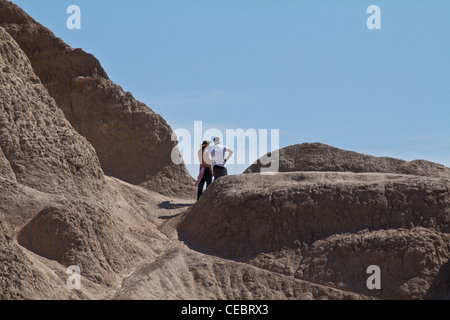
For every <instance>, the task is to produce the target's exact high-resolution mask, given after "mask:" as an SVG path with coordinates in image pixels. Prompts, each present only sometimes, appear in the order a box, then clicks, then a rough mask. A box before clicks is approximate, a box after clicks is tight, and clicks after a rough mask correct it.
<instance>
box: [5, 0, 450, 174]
mask: <svg viewBox="0 0 450 320" xmlns="http://www.w3.org/2000/svg"><path fill="white" fill-rule="evenodd" d="M13 2H15V3H17V4H18V5H19V6H21V7H22V8H23V9H24V10H25V11H27V12H28V13H29V14H30V15H31V16H32V17H33V18H35V19H36V20H37V21H38V22H40V23H42V24H43V25H44V26H46V27H48V28H50V29H51V30H52V31H53V32H54V33H55V34H56V35H57V36H58V37H60V38H62V39H63V40H64V41H65V42H66V43H68V44H69V45H71V46H72V47H74V48H82V49H84V50H85V51H87V52H89V53H92V54H94V55H95V56H96V57H97V58H98V59H99V60H100V62H101V64H102V65H103V67H104V68H105V71H106V72H107V73H108V75H109V77H110V78H111V80H113V81H114V82H116V83H117V84H119V85H121V86H122V87H123V88H124V90H126V91H130V92H132V93H133V95H134V96H135V97H136V98H137V99H138V100H140V101H142V102H144V103H146V104H147V105H148V106H149V107H150V108H152V109H153V110H154V111H155V112H157V113H159V114H161V115H162V116H163V117H164V118H165V119H166V121H167V122H168V123H169V124H170V125H171V127H172V128H173V129H177V128H187V129H192V128H193V122H194V121H195V120H201V121H203V127H204V128H205V129H206V128H209V127H214V128H218V129H220V130H223V131H225V129H226V128H230V129H235V128H242V129H244V130H246V129H249V128H255V129H268V130H270V129H279V130H280V147H284V146H288V145H291V144H296V143H302V142H322V143H326V144H329V145H332V146H335V147H338V148H342V149H347V150H353V151H357V152H361V153H366V154H371V155H375V156H391V157H397V158H402V159H405V160H413V159H426V160H430V161H434V162H439V163H443V164H445V165H447V166H450V125H449V122H450V74H449V73H450V59H449V57H450V42H449V41H448V39H449V35H450V19H449V15H448V13H449V12H450V1H447V0H442V1H439V0H433V1H425V0H423V1H414V0H409V1H406V0H405V1H399V0H397V1H396V0H389V1H381V0H379V1H377V0H372V1H364V0H354V1H352V0H347V1H326V0H322V1H313V0H311V1H300V0H282V1H275V0H270V1H268V0H227V1H225V0H217V1H207V0H202V1H199V0H189V1H186V0H185V1H181V0H177V1H175V0H164V1H163V0H159V1H148V0H145V1H144V0H129V1H118V0H108V1H104V0H71V1H66V0H42V1H35V0H15V1H13ZM72 4H75V5H78V6H79V7H80V8H81V26H82V28H81V30H69V29H68V28H67V27H66V20H67V18H68V17H69V15H68V14H67V13H66V9H67V7H68V6H69V5H72ZM372 4H375V5H378V6H379V7H380V9H381V30H369V29H368V28H367V27H366V20H367V18H368V17H369V14H367V13H366V9H367V7H368V6H370V5H372ZM225 142H226V141H225ZM198 144H200V141H198ZM246 166H247V165H243V166H242V165H241V166H239V165H230V167H229V172H230V173H232V174H236V173H240V172H242V170H243V169H244V168H245V167H246ZM188 168H189V170H190V172H191V174H192V175H194V176H195V175H196V171H197V166H195V165H193V166H188Z"/></svg>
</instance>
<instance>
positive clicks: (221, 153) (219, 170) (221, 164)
mask: <svg viewBox="0 0 450 320" xmlns="http://www.w3.org/2000/svg"><path fill="white" fill-rule="evenodd" d="M213 142H214V146H212V147H209V149H208V153H209V154H210V155H211V159H212V160H213V172H214V181H215V180H217V179H219V178H220V177H223V176H227V175H228V171H227V168H226V167H225V164H226V163H227V161H228V160H229V159H230V158H231V156H232V155H233V150H231V149H230V148H227V147H226V146H224V145H222V144H220V138H219V137H215V138H214V139H213ZM226 153H228V156H227V157H226V158H225V154H226Z"/></svg>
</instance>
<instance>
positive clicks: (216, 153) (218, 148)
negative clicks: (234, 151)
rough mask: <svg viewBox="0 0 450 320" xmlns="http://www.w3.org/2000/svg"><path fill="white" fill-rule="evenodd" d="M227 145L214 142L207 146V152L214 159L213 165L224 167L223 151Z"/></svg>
mask: <svg viewBox="0 0 450 320" xmlns="http://www.w3.org/2000/svg"><path fill="white" fill-rule="evenodd" d="M226 151H227V147H226V146H224V145H222V144H216V145H214V146H212V147H209V149H208V153H209V154H210V155H211V159H212V160H213V161H214V162H213V166H221V167H225V152H226Z"/></svg>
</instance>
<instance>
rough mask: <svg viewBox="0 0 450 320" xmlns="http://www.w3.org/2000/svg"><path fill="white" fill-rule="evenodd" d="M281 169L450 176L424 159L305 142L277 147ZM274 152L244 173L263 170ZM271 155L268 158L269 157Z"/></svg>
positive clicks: (437, 165)
mask: <svg viewBox="0 0 450 320" xmlns="http://www.w3.org/2000/svg"><path fill="white" fill-rule="evenodd" d="M277 153H278V154H277V157H278V159H279V170H278V171H279V172H295V171H334V172H345V171H348V172H380V173H400V174H414V175H418V176H428V177H446V178H449V177H450V168H446V167H445V166H443V165H441V164H438V163H434V162H430V161H425V160H414V161H405V160H401V159H395V158H389V157H373V156H369V155H365V154H361V153H357V152H353V151H347V150H342V149H338V148H334V147H332V146H328V145H326V144H323V143H302V144H296V145H292V146H288V147H285V148H282V149H280V150H277ZM270 156H271V154H270V153H269V154H267V155H265V156H263V157H262V158H261V159H259V160H258V161H256V162H255V163H254V164H252V165H251V166H250V167H249V168H247V170H245V172H244V173H257V172H261V167H266V166H265V165H262V164H261V163H268V162H269V161H268V160H267V159H269V160H270ZM268 157H269V158H268Z"/></svg>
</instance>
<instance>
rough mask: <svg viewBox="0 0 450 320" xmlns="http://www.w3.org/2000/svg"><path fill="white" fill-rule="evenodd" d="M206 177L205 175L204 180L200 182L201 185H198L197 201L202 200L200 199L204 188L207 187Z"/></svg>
mask: <svg viewBox="0 0 450 320" xmlns="http://www.w3.org/2000/svg"><path fill="white" fill-rule="evenodd" d="M205 182H206V180H205V175H204V174H203V178H202V180H200V183H199V184H198V189H197V200H198V199H200V197H201V196H202V194H203V186H204V185H205Z"/></svg>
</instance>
